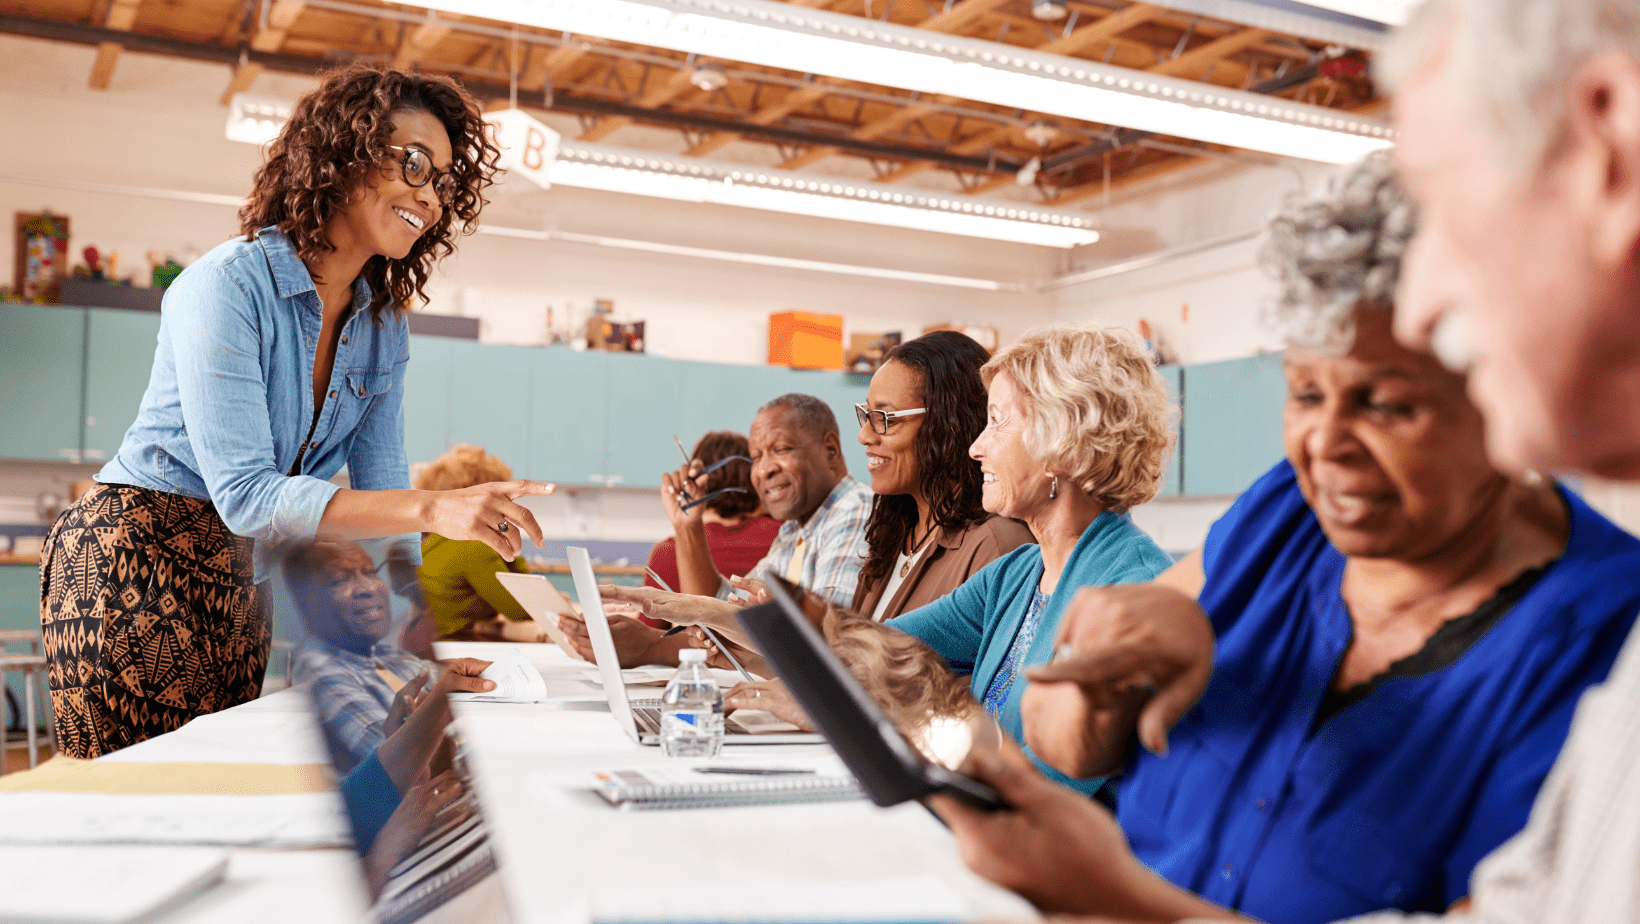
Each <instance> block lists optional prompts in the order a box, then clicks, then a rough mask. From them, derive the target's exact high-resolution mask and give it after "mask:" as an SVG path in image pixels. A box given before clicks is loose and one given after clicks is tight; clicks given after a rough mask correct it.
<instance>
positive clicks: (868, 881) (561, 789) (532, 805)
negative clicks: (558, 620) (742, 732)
mask: <svg viewBox="0 0 1640 924" xmlns="http://www.w3.org/2000/svg"><path fill="white" fill-rule="evenodd" d="M496 648H497V643H478V642H466V643H440V644H439V646H438V653H439V656H440V657H457V656H469V657H479V658H488V657H490V656H492V655H493V654H494V653H495V650H496ZM518 648H519V650H520V651H523V652H525V653H526V656H527V657H528V659H529V660H530V662H531V663H532V664H533V665H534V666H535V667H536V668H537V669H538V670H540V672H541V675H542V677H543V679H545V680H546V682H547V686H548V702H545V703H541V704H533V705H505V704H496V703H474V702H465V703H457V704H456V707H455V712H456V716H457V718H456V727H457V729H458V730H459V732H460V734H461V736H462V738H463V739H464V741H465V744H466V747H467V750H468V754H469V759H470V761H471V762H472V765H473V771H474V778H475V786H476V789H477V794H478V796H479V803H480V806H481V809H482V810H483V812H484V817H485V820H486V823H487V824H488V825H489V828H490V835H491V838H492V840H493V842H494V844H495V847H496V850H497V855H498V857H499V859H500V878H501V884H502V889H503V891H504V893H505V894H506V897H507V899H508V902H509V905H510V909H511V912H512V918H513V920H514V921H515V922H516V924H583V922H586V921H588V920H592V919H598V920H609V919H612V918H616V917H619V916H620V911H621V910H623V909H629V908H632V907H637V908H640V909H642V908H653V907H655V906H656V903H657V902H663V901H665V902H669V903H672V904H675V906H676V907H677V909H678V917H679V919H687V918H688V917H689V916H690V915H691V913H692V911H693V909H695V908H696V907H697V906H698V905H699V904H700V901H699V898H698V897H699V896H701V895H705V896H708V897H710V896H714V895H716V896H719V897H721V898H720V900H721V903H722V905H723V906H724V908H725V909H726V910H728V909H735V910H739V909H741V908H743V907H744V906H745V905H748V904H750V905H754V906H755V905H756V904H757V903H758V902H759V901H760V900H761V899H760V896H768V895H770V894H778V893H780V892H781V891H786V892H790V893H797V894H811V893H814V894H818V895H820V896H822V898H821V899H819V900H822V901H824V900H826V898H824V896H831V897H834V898H836V899H837V900H839V901H842V900H843V899H845V898H846V897H847V896H848V895H849V894H851V893H859V892H870V891H873V890H881V889H891V890H923V891H938V892H943V893H946V894H947V895H948V896H949V897H951V898H954V899H955V900H956V901H958V902H960V903H961V905H962V906H963V907H964V908H965V909H966V911H967V914H968V915H970V916H972V917H975V918H978V917H984V918H986V919H990V920H1034V919H1035V917H1036V915H1035V913H1034V911H1033V910H1032V909H1031V908H1030V906H1029V905H1028V904H1026V903H1025V902H1024V901H1022V900H1021V899H1019V898H1018V897H1017V896H1014V895H1012V894H1011V893H1008V892H1005V891H1003V890H1001V889H998V888H996V887H995V886H993V885H991V884H990V883H987V882H985V881H983V880H981V879H979V878H978V877H977V876H975V875H974V874H972V873H971V872H969V871H968V870H967V868H966V867H964V866H963V864H962V862H961V859H960V858H959V857H958V855H957V849H956V843H955V841H954V840H953V839H952V837H951V835H950V834H949V832H947V831H946V830H945V828H944V827H943V826H942V825H941V824H940V823H939V822H938V821H937V820H936V819H935V818H934V817H933V815H931V814H930V813H929V812H928V811H927V810H925V809H924V808H922V807H921V806H918V805H915V804H907V805H901V806H897V807H895V808H891V809H879V808H877V807H875V806H873V805H872V804H871V803H870V802H867V801H865V800H858V801H851V802H832V803H820V804H807V805H769V806H754V807H740V808H721V809H687V810H671V811H652V812H633V811H620V810H617V809H614V808H612V807H611V806H609V805H608V804H607V803H605V802H604V801H603V800H602V799H600V798H599V797H598V796H597V795H596V794H595V793H593V792H592V790H591V783H592V774H593V773H594V772H595V771H609V770H619V769H642V768H644V767H650V766H656V765H659V764H663V763H667V762H668V758H666V757H665V756H663V755H662V754H661V752H660V748H658V747H645V746H642V745H638V744H635V743H634V742H633V741H632V740H631V739H630V738H629V737H628V736H627V735H626V733H625V732H624V731H623V730H622V729H621V728H620V727H619V725H618V724H617V723H616V721H615V720H614V718H613V717H612V716H611V715H610V713H609V707H608V704H607V702H606V701H605V698H604V694H603V692H602V687H601V685H600V684H599V683H598V682H597V670H596V668H595V667H593V666H592V665H590V664H587V663H586V662H582V661H574V660H571V659H570V658H569V657H567V656H566V655H564V654H563V653H562V652H561V651H560V650H559V649H558V648H556V647H555V646H551V645H524V646H518ZM716 673H717V674H718V676H719V677H720V682H728V681H731V680H732V679H733V678H732V675H728V674H727V673H726V672H716ZM659 692H660V690H659V688H658V687H655V686H630V687H629V693H630V694H631V695H633V696H635V697H636V696H651V697H653V696H657V695H659ZM717 762H719V763H725V764H734V765H764V764H768V763H771V762H773V763H791V762H796V763H806V762H813V763H820V764H826V763H835V762H836V758H835V756H834V755H832V753H831V749H830V748H829V747H827V746H825V745H738V746H737V745H726V746H725V747H724V749H723V755H722V756H721V757H719V758H718V759H717ZM839 766H840V765H839ZM812 910H813V911H815V912H819V913H822V914H823V913H824V909H822V908H815V909H812Z"/></svg>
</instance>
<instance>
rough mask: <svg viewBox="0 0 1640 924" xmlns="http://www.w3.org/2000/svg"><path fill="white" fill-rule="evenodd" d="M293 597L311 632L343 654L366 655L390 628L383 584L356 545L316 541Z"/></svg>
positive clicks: (296, 579)
mask: <svg viewBox="0 0 1640 924" xmlns="http://www.w3.org/2000/svg"><path fill="white" fill-rule="evenodd" d="M305 558H306V559H307V561H306V565H307V567H304V568H303V569H302V573H300V574H293V573H291V566H290V565H289V564H287V565H286V572H287V577H289V578H291V579H293V581H294V586H293V587H292V593H293V595H294V596H295V597H296V601H297V605H298V606H299V607H300V608H301V611H302V620H303V622H304V623H305V624H306V625H307V629H308V631H309V632H311V633H313V634H314V635H316V636H318V637H319V638H320V639H323V640H324V641H326V642H329V643H330V644H332V645H335V646H336V647H337V648H341V649H344V650H347V651H368V650H369V649H370V646H372V645H374V644H376V643H377V642H379V641H381V640H382V638H383V637H384V636H386V635H387V633H388V630H389V629H391V628H392V626H393V614H392V607H391V606H390V604H389V598H388V591H387V584H386V582H384V581H383V580H382V579H381V577H380V576H378V575H377V574H376V563H375V562H374V561H372V560H371V558H370V554H369V553H367V552H366V551H365V550H364V548H363V547H362V546H360V545H359V544H358V543H356V542H323V543H315V544H314V546H313V548H312V549H310V550H309V551H308V552H307V553H306V555H305Z"/></svg>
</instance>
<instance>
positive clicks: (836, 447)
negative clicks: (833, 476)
mask: <svg viewBox="0 0 1640 924" xmlns="http://www.w3.org/2000/svg"><path fill="white" fill-rule="evenodd" d="M824 442H825V444H826V459H827V460H828V461H831V462H836V461H838V460H839V459H841V458H843V438H842V437H841V436H838V435H837V434H836V433H827V434H826V438H825V440H824Z"/></svg>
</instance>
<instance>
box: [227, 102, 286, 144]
mask: <svg viewBox="0 0 1640 924" xmlns="http://www.w3.org/2000/svg"><path fill="white" fill-rule="evenodd" d="M292 108H294V104H293V103H291V102H290V100H285V99H279V98H278V97H274V96H256V95H254V94H251V93H235V94H234V95H233V99H231V100H229V101H228V129H227V133H228V140H229V141H243V142H245V143H247V144H267V143H268V142H269V141H272V140H273V139H275V138H277V137H279V129H280V128H281V127H282V126H283V125H284V124H285V120H287V119H289V118H290V111H291V109H292Z"/></svg>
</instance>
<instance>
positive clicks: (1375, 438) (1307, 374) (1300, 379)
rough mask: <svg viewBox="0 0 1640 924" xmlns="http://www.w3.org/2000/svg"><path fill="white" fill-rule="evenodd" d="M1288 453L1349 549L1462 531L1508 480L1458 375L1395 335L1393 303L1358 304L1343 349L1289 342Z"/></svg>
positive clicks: (1395, 550) (1415, 551) (1404, 552)
mask: <svg viewBox="0 0 1640 924" xmlns="http://www.w3.org/2000/svg"><path fill="white" fill-rule="evenodd" d="M1285 369H1286V374H1287V402H1286V406H1285V410H1284V414H1283V432H1284V435H1285V443H1286V450H1287V459H1288V461H1289V462H1291V463H1292V466H1293V470H1294V472H1296V473H1297V476H1298V485H1299V488H1300V490H1302V491H1303V493H1304V498H1305V500H1307V501H1309V504H1310V509H1311V510H1313V511H1314V512H1315V516H1316V519H1317V520H1318V521H1319V522H1320V524H1321V528H1322V530H1323V531H1325V532H1326V534H1327V538H1328V539H1329V540H1331V542H1332V544H1333V545H1334V546H1335V547H1336V548H1337V549H1338V550H1339V551H1340V552H1343V553H1344V554H1345V555H1352V556H1363V557H1367V558H1394V559H1400V560H1416V559H1418V558H1420V557H1422V556H1424V555H1427V554H1430V553H1433V552H1436V551H1439V550H1440V549H1442V548H1443V547H1445V546H1446V545H1447V544H1448V543H1450V542H1451V541H1452V540H1453V539H1454V538H1456V537H1458V536H1460V535H1462V534H1463V533H1464V532H1465V531H1466V530H1468V529H1469V528H1470V527H1471V526H1472V525H1473V524H1474V523H1475V522H1476V521H1477V519H1478V518H1479V517H1480V516H1482V514H1483V513H1484V511H1485V510H1486V509H1487V508H1488V507H1490V506H1492V505H1493V504H1494V503H1495V502H1496V500H1497V499H1498V497H1499V496H1500V492H1502V490H1503V489H1504V487H1505V486H1506V485H1507V479H1506V478H1505V477H1504V476H1503V475H1502V474H1500V473H1499V472H1497V471H1496V470H1495V469H1494V468H1493V466H1492V465H1491V463H1490V462H1489V461H1488V459H1487V456H1486V437H1485V427H1484V425H1483V423H1482V420H1481V415H1480V412H1479V411H1478V410H1476V408H1475V406H1474V405H1473V404H1471V403H1470V401H1469V399H1468V398H1467V397H1466V396H1465V394H1464V381H1463V378H1462V377H1461V376H1459V375H1456V374H1454V373H1452V372H1449V371H1447V370H1446V369H1445V368H1443V367H1442V366H1441V365H1440V363H1439V362H1437V361H1436V360H1435V359H1434V358H1433V357H1431V356H1429V355H1427V354H1424V353H1417V352H1414V351H1412V350H1409V349H1407V348H1406V347H1404V346H1402V345H1400V344H1399V343H1397V342H1396V341H1395V339H1394V337H1393V336H1392V335H1391V331H1390V312H1389V310H1388V309H1384V308H1377V309H1373V308H1367V309H1363V310H1360V311H1358V312H1357V313H1356V333H1355V340H1354V343H1353V345H1352V346H1351V347H1350V349H1349V350H1348V351H1347V352H1346V353H1344V354H1343V355H1337V354H1333V353H1331V352H1326V351H1318V350H1315V349H1306V348H1303V347H1292V348H1290V349H1289V350H1288V351H1287V357H1286V362H1285Z"/></svg>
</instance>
